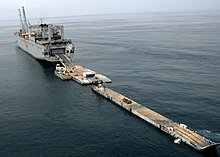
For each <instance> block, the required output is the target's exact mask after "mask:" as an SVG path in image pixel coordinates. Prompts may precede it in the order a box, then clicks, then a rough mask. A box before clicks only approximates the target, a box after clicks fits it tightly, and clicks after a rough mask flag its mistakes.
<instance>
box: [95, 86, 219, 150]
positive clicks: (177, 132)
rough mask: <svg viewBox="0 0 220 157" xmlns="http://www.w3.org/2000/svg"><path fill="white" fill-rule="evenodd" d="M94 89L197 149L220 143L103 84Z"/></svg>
mask: <svg viewBox="0 0 220 157" xmlns="http://www.w3.org/2000/svg"><path fill="white" fill-rule="evenodd" d="M92 90H93V91H95V92H96V93H98V94H100V95H102V96H104V97H105V98H107V99H109V100H111V101H113V102H114V103H116V104H117V105H119V106H121V107H122V108H124V109H126V110H128V111H129V112H131V113H133V114H135V115H136V116H138V117H140V118H141V119H143V120H145V121H147V122H148V123H150V124H152V125H154V126H156V127H157V128H159V129H161V130H162V131H164V132H165V133H168V134H170V135H171V136H173V137H175V138H176V139H179V141H181V142H184V143H186V144H188V145H190V146H191V147H193V148H195V149H196V150H204V149H206V148H210V147H215V146H216V145H218V144H219V143H215V142H212V141H210V140H208V139H206V138H205V137H202V136H201V135H199V134H197V133H196V132H195V131H192V130H190V129H189V128H188V127H187V126H186V125H185V124H179V123H176V122H174V121H172V120H171V119H168V118H166V117H164V116H162V115H161V114H159V113H157V112H155V111H152V110H151V109H149V108H147V107H144V106H142V105H141V104H139V103H137V102H135V101H133V100H131V99H129V98H127V97H126V96H124V95H122V94H120V93H117V92H115V91H113V90H111V89H109V88H107V87H105V86H104V85H102V84H97V85H92Z"/></svg>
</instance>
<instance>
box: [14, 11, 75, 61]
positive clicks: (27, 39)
mask: <svg viewBox="0 0 220 157" xmlns="http://www.w3.org/2000/svg"><path fill="white" fill-rule="evenodd" d="M22 14H23V18H22V15H21V10H20V9H19V17H20V23H21V29H20V30H18V31H17V32H15V33H14V35H15V36H16V40H17V45H18V47H19V48H20V49H22V50H23V51H25V52H27V53H28V54H30V55H31V56H33V57H34V58H36V59H38V60H45V61H49V62H58V61H59V58H58V57H57V55H59V54H64V55H65V56H66V57H67V58H69V59H70V60H71V59H72V57H73V53H74V45H73V43H72V41H71V39H66V38H64V28H63V25H53V24H47V23H42V22H41V23H40V24H35V25H32V24H30V23H29V22H27V19H26V14H25V10H24V7H22Z"/></svg>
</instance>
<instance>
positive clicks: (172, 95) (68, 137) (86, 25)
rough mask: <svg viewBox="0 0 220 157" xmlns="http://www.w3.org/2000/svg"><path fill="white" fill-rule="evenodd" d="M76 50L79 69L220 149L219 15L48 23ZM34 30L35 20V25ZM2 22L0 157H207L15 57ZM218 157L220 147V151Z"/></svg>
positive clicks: (15, 25)
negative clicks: (87, 70)
mask: <svg viewBox="0 0 220 157" xmlns="http://www.w3.org/2000/svg"><path fill="white" fill-rule="evenodd" d="M45 20H46V21H48V22H50V23H56V24H63V25H64V28H65V36H66V37H68V38H71V39H72V41H73V42H74V43H75V46H76V51H75V54H74V57H73V60H74V62H75V63H77V64H80V65H83V66H85V67H87V68H90V69H92V70H95V71H98V72H101V73H103V74H105V75H106V76H108V77H109V78H110V79H112V80H113V83H112V84H109V85H108V86H109V87H110V88H112V89H113V90H115V91H118V92H120V93H122V94H124V95H126V96H128V97H129V98H131V99H133V100H135V101H137V102H139V103H141V104H142V105H144V106H147V107H149V108H151V109H153V110H155V111H157V112H159V113H161V114H162V115H165V116H167V117H168V118H171V119H172V120H174V121H177V122H179V123H185V124H187V125H188V126H189V127H190V128H192V129H194V130H196V131H198V132H199V133H201V134H202V135H204V136H206V137H208V138H209V139H211V140H213V141H215V142H220V13H190V14H189V13H179V14H124V15H122V14H121V15H102V16H73V17H56V18H47V19H45ZM32 21H35V22H36V23H37V21H38V20H37V19H36V20H31V22H32ZM19 27H20V24H19V20H8V21H0V156H2V157H23V156H24V157H32V156H34V157H35V156H36V157H38V156H42V157H53V156H56V157H61V156H83V157H84V156H92V157H93V156H94V157H98V156H106V157H124V156H126V157H127V156H131V157H136V156H137V157H139V156H149V157H177V156H178V157H192V156H193V157H203V156H206V155H207V154H206V155H205V154H203V153H200V152H198V151H196V150H194V149H192V148H191V147H189V146H187V145H185V144H180V145H177V144H174V142H173V141H174V138H173V137H170V136H169V135H167V134H165V133H163V132H161V131H160V130H158V129H157V128H155V127H153V126H152V125H150V124H148V123H147V122H145V121H143V120H141V119H139V118H138V117H136V116H134V115H132V114H130V113H129V112H127V111H125V110H123V109H122V108H120V107H118V106H117V105H115V104H114V103H112V102H110V101H108V100H106V99H105V98H103V97H101V96H99V95H97V94H96V93H94V92H92V91H91V89H90V86H81V85H79V84H77V83H75V82H73V81H62V80H60V79H59V78H57V77H56V76H55V75H54V66H53V65H49V64H45V63H41V62H38V61H36V60H35V59H33V58H32V57H31V56H29V55H27V54H26V53H25V52H23V51H22V50H20V49H18V47H17V45H16V41H15V39H14V38H13V35H12V33H13V32H14V31H16V30H17V29H19ZM217 152H218V154H217V156H218V155H219V154H220V147H217Z"/></svg>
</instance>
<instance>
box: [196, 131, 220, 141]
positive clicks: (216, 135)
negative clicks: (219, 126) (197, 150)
mask: <svg viewBox="0 0 220 157" xmlns="http://www.w3.org/2000/svg"><path fill="white" fill-rule="evenodd" d="M197 133H199V134H200V135H203V136H204V137H206V138H208V139H210V140H212V141H214V142H216V143H220V134H219V133H214V132H211V131H209V130H198V131H197Z"/></svg>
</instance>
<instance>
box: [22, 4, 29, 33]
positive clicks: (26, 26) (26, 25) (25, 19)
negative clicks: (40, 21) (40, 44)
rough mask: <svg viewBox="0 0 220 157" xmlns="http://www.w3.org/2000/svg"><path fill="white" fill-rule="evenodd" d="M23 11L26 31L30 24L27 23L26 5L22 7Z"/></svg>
mask: <svg viewBox="0 0 220 157" xmlns="http://www.w3.org/2000/svg"><path fill="white" fill-rule="evenodd" d="M22 12H23V18H24V25H25V32H28V24H27V18H26V15H25V10H24V7H22Z"/></svg>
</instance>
